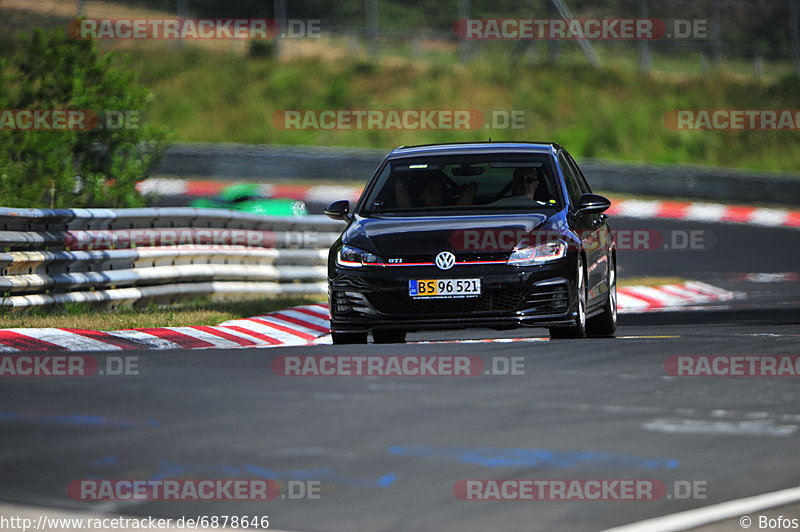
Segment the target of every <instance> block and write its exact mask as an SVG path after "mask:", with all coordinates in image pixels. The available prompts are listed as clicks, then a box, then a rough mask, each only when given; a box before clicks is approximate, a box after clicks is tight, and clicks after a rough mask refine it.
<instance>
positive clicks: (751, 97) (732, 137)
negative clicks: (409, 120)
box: [130, 47, 800, 173]
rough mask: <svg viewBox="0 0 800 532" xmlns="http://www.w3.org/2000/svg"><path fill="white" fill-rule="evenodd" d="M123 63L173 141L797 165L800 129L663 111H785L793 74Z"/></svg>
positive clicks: (167, 57)
mask: <svg viewBox="0 0 800 532" xmlns="http://www.w3.org/2000/svg"><path fill="white" fill-rule="evenodd" d="M130 65H131V66H132V67H133V68H134V69H135V70H137V71H138V72H139V74H140V79H141V81H142V82H143V83H144V84H145V85H147V86H148V87H149V88H150V89H151V90H152V91H153V95H154V101H153V110H152V113H151V119H152V120H153V121H155V122H157V123H160V124H165V125H169V126H171V127H174V128H175V129H176V131H177V140H180V141H206V142H243V143H253V144H300V145H320V146H353V147H371V148H380V149H389V148H391V147H394V146H397V145H400V144H421V143H431V142H443V141H472V140H484V139H487V138H489V137H491V138H493V139H494V140H554V141H557V142H559V143H561V144H563V145H564V146H566V147H567V148H568V149H570V151H572V152H573V153H574V154H575V155H576V156H578V157H598V158H607V159H615V160H635V161H648V162H651V163H658V164H699V165H710V166H731V167H742V168H752V169H758V170H769V171H778V172H790V173H795V172H797V168H798V167H800V150H791V149H787V147H788V146H793V145H796V144H797V142H798V140H800V132H725V131H719V132H710V131H673V130H670V129H668V128H667V127H666V126H665V125H664V115H665V113H667V112H668V111H669V110H671V109H685V108H688V109H693V108H735V109H752V108H764V109H775V108H794V107H796V102H797V101H798V97H800V82H798V79H797V78H791V77H786V78H781V79H779V80H775V79H772V80H771V81H765V80H757V79H754V78H749V79H748V78H745V77H742V76H738V75H734V74H717V75H715V76H713V77H702V76H699V77H686V76H683V77H680V78H677V79H669V78H660V77H657V76H653V77H649V76H645V75H642V74H639V73H637V72H635V71H631V70H625V69H623V68H615V67H606V68H602V69H597V70H594V69H590V68H587V67H585V66H573V67H570V66H547V65H544V64H540V65H533V66H530V67H525V68H520V67H517V66H515V65H513V64H511V62H510V60H509V59H505V58H503V57H502V56H499V57H497V58H493V59H492V60H488V59H487V60H477V61H475V62H473V63H471V64H469V65H468V66H460V65H456V64H449V65H443V64H425V63H396V64H395V63H390V62H383V63H381V64H380V65H379V66H373V65H368V64H366V63H362V62H359V61H358V60H355V59H354V60H345V61H325V60H322V59H319V58H302V59H296V60H293V61H290V62H279V61H276V60H257V59H250V58H247V57H243V56H238V55H234V54H232V53H229V52H220V51H203V50H198V49H191V48H188V47H186V48H185V49H182V50H173V51H172V52H171V53H169V54H159V53H157V52H155V51H153V50H149V51H148V50H140V51H138V52H136V53H134V54H133V55H132V58H131V62H130ZM348 108H354V109H478V110H483V111H489V110H492V109H501V110H507V109H514V110H522V111H524V112H525V126H526V127H525V128H524V129H522V130H492V129H480V130H477V131H425V130H421V131H387V130H381V131H374V130H373V131H321V130H300V131H286V130H282V129H279V128H276V127H274V126H273V124H272V116H273V113H274V112H276V111H279V110H282V109H348Z"/></svg>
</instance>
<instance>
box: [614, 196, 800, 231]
mask: <svg viewBox="0 0 800 532" xmlns="http://www.w3.org/2000/svg"><path fill="white" fill-rule="evenodd" d="M607 212H608V214H610V215H612V216H619V217H623V218H641V219H662V220H683V221H687V222H713V223H731V224H743V225H754V226H760V227H786V228H792V229H800V211H798V210H790V209H768V208H762V207H747V206H741V205H724V204H722V203H699V202H688V201H686V202H681V201H657V200H653V201H647V200H614V199H613V198H612V202H611V208H610V209H609V210H608V211H607Z"/></svg>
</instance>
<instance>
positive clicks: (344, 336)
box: [331, 332, 367, 345]
mask: <svg viewBox="0 0 800 532" xmlns="http://www.w3.org/2000/svg"><path fill="white" fill-rule="evenodd" d="M331 339H332V340H333V343H334V344H336V345H339V344H366V343H367V333H361V332H332V333H331Z"/></svg>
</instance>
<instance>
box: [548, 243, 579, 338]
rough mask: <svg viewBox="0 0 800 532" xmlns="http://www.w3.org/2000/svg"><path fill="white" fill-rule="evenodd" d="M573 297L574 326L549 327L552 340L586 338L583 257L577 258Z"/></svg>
mask: <svg viewBox="0 0 800 532" xmlns="http://www.w3.org/2000/svg"><path fill="white" fill-rule="evenodd" d="M575 275H576V280H575V295H576V297H577V299H578V300H577V304H576V309H577V310H576V312H575V314H576V315H575V325H572V326H570V327H550V338H551V339H553V340H560V339H573V338H584V337H585V336H586V299H587V297H586V272H585V271H584V268H583V257H581V256H578V271H577V272H576V273H575Z"/></svg>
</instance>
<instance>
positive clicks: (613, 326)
mask: <svg viewBox="0 0 800 532" xmlns="http://www.w3.org/2000/svg"><path fill="white" fill-rule="evenodd" d="M616 330H617V265H616V263H615V262H614V259H613V258H610V259H609V263H608V298H607V299H606V303H605V305H603V312H602V314H599V315H597V316H595V317H593V318H589V321H587V322H586V332H587V334H589V336H614V332H616Z"/></svg>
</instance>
